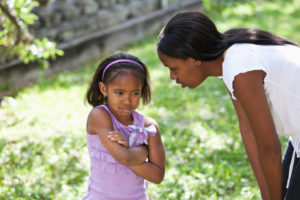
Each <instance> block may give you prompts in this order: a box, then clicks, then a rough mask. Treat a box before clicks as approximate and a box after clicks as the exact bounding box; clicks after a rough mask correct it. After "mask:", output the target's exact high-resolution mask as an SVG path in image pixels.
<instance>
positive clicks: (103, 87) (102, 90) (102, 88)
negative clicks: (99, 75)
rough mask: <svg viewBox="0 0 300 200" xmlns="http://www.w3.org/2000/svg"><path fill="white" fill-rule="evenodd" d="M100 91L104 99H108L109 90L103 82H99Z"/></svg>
mask: <svg viewBox="0 0 300 200" xmlns="http://www.w3.org/2000/svg"><path fill="white" fill-rule="evenodd" d="M99 90H100V92H101V93H102V95H103V96H104V97H107V88H106V85H105V84H104V83H103V82H99Z"/></svg>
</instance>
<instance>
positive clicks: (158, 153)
mask: <svg viewBox="0 0 300 200" xmlns="http://www.w3.org/2000/svg"><path fill="white" fill-rule="evenodd" d="M152 124H153V125H154V126H155V128H156V130H157V132H156V135H155V136H149V138H148V151H149V156H148V161H144V162H143V163H142V164H139V165H130V166H129V167H130V168H131V169H132V170H133V171H134V172H135V173H136V174H137V175H139V176H141V177H143V178H144V179H146V180H148V181H150V182H152V183H156V184H159V183H160V182H161V181H162V180H163V178H164V174H165V149H164V146H163V144H162V141H161V137H160V132H159V127H158V125H157V123H156V122H155V121H154V120H153V119H150V118H145V127H149V126H151V125H152ZM111 141H114V142H118V143H121V142H122V141H124V138H123V136H122V135H121V134H120V133H115V134H113V135H112V138H111Z"/></svg>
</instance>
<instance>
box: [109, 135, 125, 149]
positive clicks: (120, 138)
mask: <svg viewBox="0 0 300 200" xmlns="http://www.w3.org/2000/svg"><path fill="white" fill-rule="evenodd" d="M107 138H108V139H109V140H110V141H112V142H116V143H118V144H121V145H123V146H124V147H127V148H128V146H129V145H128V142H127V140H126V138H125V137H124V136H123V134H122V133H121V132H119V131H110V132H108V135H107Z"/></svg>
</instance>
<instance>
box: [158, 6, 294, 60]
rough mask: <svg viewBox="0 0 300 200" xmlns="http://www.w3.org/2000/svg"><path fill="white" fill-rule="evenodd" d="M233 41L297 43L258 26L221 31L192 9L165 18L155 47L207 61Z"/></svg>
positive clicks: (179, 55) (173, 54)
mask: <svg viewBox="0 0 300 200" xmlns="http://www.w3.org/2000/svg"><path fill="white" fill-rule="evenodd" d="M236 43H251V44H262V45H284V44H291V45H296V46H298V45H297V44H295V43H293V42H291V41H288V40H286V39H284V38H282V37H279V36H277V35H274V34H272V33H269V32H266V31H263V30H259V29H251V28H250V29H247V28H242V29H230V30H228V31H226V32H225V33H223V34H222V33H220V32H219V31H218V30H217V28H216V26H215V24H214V23H213V22H212V21H211V20H210V19H209V18H208V17H207V16H206V15H204V14H203V13H201V12H196V11H192V12H180V13H178V14H176V15H175V16H174V17H173V18H172V19H170V20H169V22H168V23H167V24H166V25H165V26H164V28H163V29H162V31H161V32H160V34H159V37H158V42H157V50H158V51H159V52H161V53H163V54H165V55H167V56H170V57H173V58H180V59H187V58H189V57H191V58H194V59H196V60H201V61H209V60H214V59H216V58H218V57H219V56H220V55H222V53H223V52H224V51H225V50H226V49H227V48H229V47H230V46H231V45H233V44H236Z"/></svg>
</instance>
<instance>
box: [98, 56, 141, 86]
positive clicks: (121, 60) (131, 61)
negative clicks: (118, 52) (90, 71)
mask: <svg viewBox="0 0 300 200" xmlns="http://www.w3.org/2000/svg"><path fill="white" fill-rule="evenodd" d="M121 62H126V63H133V64H136V65H137V66H139V67H140V68H142V69H144V68H143V66H142V65H141V64H140V63H138V62H136V61H133V60H128V59H120V60H115V61H113V62H111V63H109V64H108V65H106V67H105V68H104V70H103V72H102V81H103V79H104V74H105V71H106V70H107V69H108V68H109V67H110V66H112V65H114V64H116V63H121Z"/></svg>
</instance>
